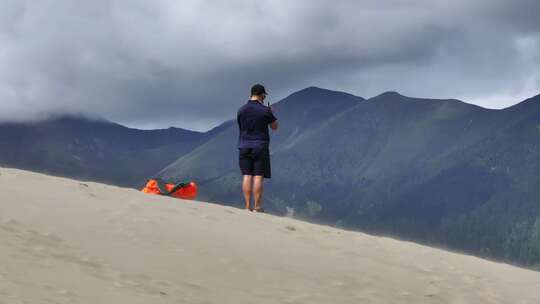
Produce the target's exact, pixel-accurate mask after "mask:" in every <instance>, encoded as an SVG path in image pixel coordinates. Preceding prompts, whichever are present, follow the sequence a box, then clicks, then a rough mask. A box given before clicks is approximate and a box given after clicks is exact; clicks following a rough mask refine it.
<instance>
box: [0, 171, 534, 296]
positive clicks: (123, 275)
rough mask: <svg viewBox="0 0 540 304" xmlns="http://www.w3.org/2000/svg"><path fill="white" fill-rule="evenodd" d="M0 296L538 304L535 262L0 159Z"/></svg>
mask: <svg viewBox="0 0 540 304" xmlns="http://www.w3.org/2000/svg"><path fill="white" fill-rule="evenodd" d="M29 189H31V190H30V191H29ZM0 303H2V304H3V303H540V273H537V272H534V271H529V270H525V269H520V268H516V267H513V266H510V265H506V264H500V263H495V262H491V261H486V260H482V259H479V258H476V257H471V256H467V255H460V254H456V253H450V252H446V251H443V250H439V249H433V248H430V247H426V246H421V245H418V244H414V243H410V242H403V241H398V240H393V239H390V238H382V237H375V236H370V235H367V234H364V233H359V232H352V231H344V230H340V229H335V228H332V227H327V226H320V225H314V224H309V223H306V222H301V221H297V220H294V219H290V218H284V217H276V216H271V215H268V214H257V213H250V212H247V211H244V210H241V209H237V208H232V207H224V206H220V205H216V204H210V203H203V202H197V201H183V200H177V199H171V198H165V197H158V196H153V195H146V194H142V193H140V192H138V191H135V190H132V189H124V188H118V187H114V186H108V185H103V184H98V183H91V182H80V181H75V180H70V179H65V178H58V177H50V176H46V175H42V174H36V173H30V172H25V171H21V170H14V169H4V168H0Z"/></svg>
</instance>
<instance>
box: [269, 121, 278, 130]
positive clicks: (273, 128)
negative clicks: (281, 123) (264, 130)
mask: <svg viewBox="0 0 540 304" xmlns="http://www.w3.org/2000/svg"><path fill="white" fill-rule="evenodd" d="M270 128H272V130H277V128H278V122H277V120H274V122H272V123H270Z"/></svg>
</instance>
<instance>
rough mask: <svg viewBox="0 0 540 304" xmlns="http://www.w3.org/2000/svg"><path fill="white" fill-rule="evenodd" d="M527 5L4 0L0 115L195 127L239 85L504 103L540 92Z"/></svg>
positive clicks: (493, 0) (518, 0)
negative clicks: (67, 115)
mask: <svg viewBox="0 0 540 304" xmlns="http://www.w3.org/2000/svg"><path fill="white" fill-rule="evenodd" d="M539 11H540V2H539V1H538V0H515V1H510V0H475V1H471V0H453V1H446V0H445V1H437V0H422V1H420V0H417V1H414V0H407V1H398V0H394V1H391V0H387V1H380V0H374V1H366V0H365V1H353V0H351V1H322V0H321V1H317V0H310V1H299V0H295V1H286V0H282V1H278V0H267V1H264V0H256V1H255V0H253V1H231V0H228V1H218V0H215V1H203V0H193V1H188V0H182V1H173V0H170V1H164V0H146V1H142V0H118V1H105V0H92V1H86V0H79V1H74V0H50V1H49V0H38V1H35V0H34V1H24V0H3V1H1V2H0V120H3V121H5V120H13V119H28V118H33V117H36V116H43V115H46V114H47V113H63V112H69V113H84V114H88V115H93V116H100V117H103V118H106V119H109V120H113V121H116V122H120V123H123V124H126V125H128V126H134V127H140V128H153V127H168V126H171V125H173V126H178V127H184V128H189V129H196V130H206V129H208V128H210V127H213V126H215V125H216V124H218V123H220V122H222V121H224V120H227V119H230V118H233V117H234V116H235V115H236V110H237V108H238V107H239V106H240V105H241V104H243V103H244V102H245V101H246V99H247V97H248V96H247V95H248V93H249V87H250V86H251V85H252V84H253V83H256V82H261V83H263V84H265V85H266V86H267V88H268V90H269V91H270V93H271V96H270V98H269V99H270V101H272V102H275V101H278V100H279V99H281V98H283V97H286V96H287V95H289V94H290V93H292V92H294V91H297V90H300V89H302V88H304V87H307V86H311V85H314V86H319V87H323V88H329V89H334V90H342V91H346V92H349V93H352V94H355V95H359V96H362V97H365V98H369V97H372V96H375V95H378V94H380V93H382V92H384V91H388V90H395V91H398V92H400V93H402V94H404V95H409V96H415V97H434V98H459V99H461V100H464V101H466V102H470V103H475V104H478V105H481V106H484V107H488V108H501V107H506V106H509V105H512V104H515V103H517V102H518V101H521V100H523V99H525V98H527V97H531V96H533V95H536V94H539V93H540V18H539V17H538V12H539Z"/></svg>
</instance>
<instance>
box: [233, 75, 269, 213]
mask: <svg viewBox="0 0 540 304" xmlns="http://www.w3.org/2000/svg"><path fill="white" fill-rule="evenodd" d="M266 95H268V93H266V89H265V88H264V86H262V85H261V84H256V85H254V86H253V87H251V97H250V98H249V100H248V102H247V103H246V104H245V105H243V106H242V107H240V109H239V110H238V114H237V117H236V121H237V122H238V129H239V135H238V162H239V165H240V171H241V172H242V175H243V181H242V192H243V193H244V200H245V203H246V205H245V208H246V209H247V210H252V211H256V212H264V209H263V208H262V206H261V199H262V193H263V179H264V178H270V177H271V172H270V151H269V148H270V135H269V134H268V126H270V128H272V130H277V128H278V122H277V118H276V117H275V116H274V114H273V113H272V108H271V107H270V104H268V106H265V105H264V99H265V98H266ZM252 193H253V200H254V202H253V209H252V208H251V205H250V200H251V194H252Z"/></svg>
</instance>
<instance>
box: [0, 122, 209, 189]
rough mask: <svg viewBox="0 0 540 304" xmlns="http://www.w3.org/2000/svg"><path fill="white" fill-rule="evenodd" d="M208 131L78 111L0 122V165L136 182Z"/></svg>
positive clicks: (118, 182)
mask: <svg viewBox="0 0 540 304" xmlns="http://www.w3.org/2000/svg"><path fill="white" fill-rule="evenodd" d="M212 132H214V131H209V132H208V133H207V134H205V133H200V132H194V131H189V130H184V129H178V128H169V129H162V130H137V129H131V128H127V127H124V126H122V125H119V124H115V123H112V122H109V121H105V120H99V119H91V118H86V117H82V116H58V117H53V118H50V119H45V120H43V121H37V122H29V123H2V124H0V165H1V166H7V167H16V168H21V169H27V170H33V171H38V172H44V173H49V174H55V175H61V176H67V177H74V178H78V179H87V180H95V181H102V182H107V183H112V184H116V185H121V186H130V187H139V186H140V185H141V184H142V183H143V182H144V180H145V179H146V178H148V177H150V176H152V175H153V174H154V173H156V172H157V171H159V168H162V167H164V166H166V165H167V164H169V163H170V162H172V161H174V160H175V159H176V158H178V157H179V156H181V155H183V154H185V153H187V152H189V151H191V149H193V148H194V147H196V146H197V145H199V144H201V143H203V142H204V141H205V140H206V139H207V138H208V137H209V135H210V134H212Z"/></svg>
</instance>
